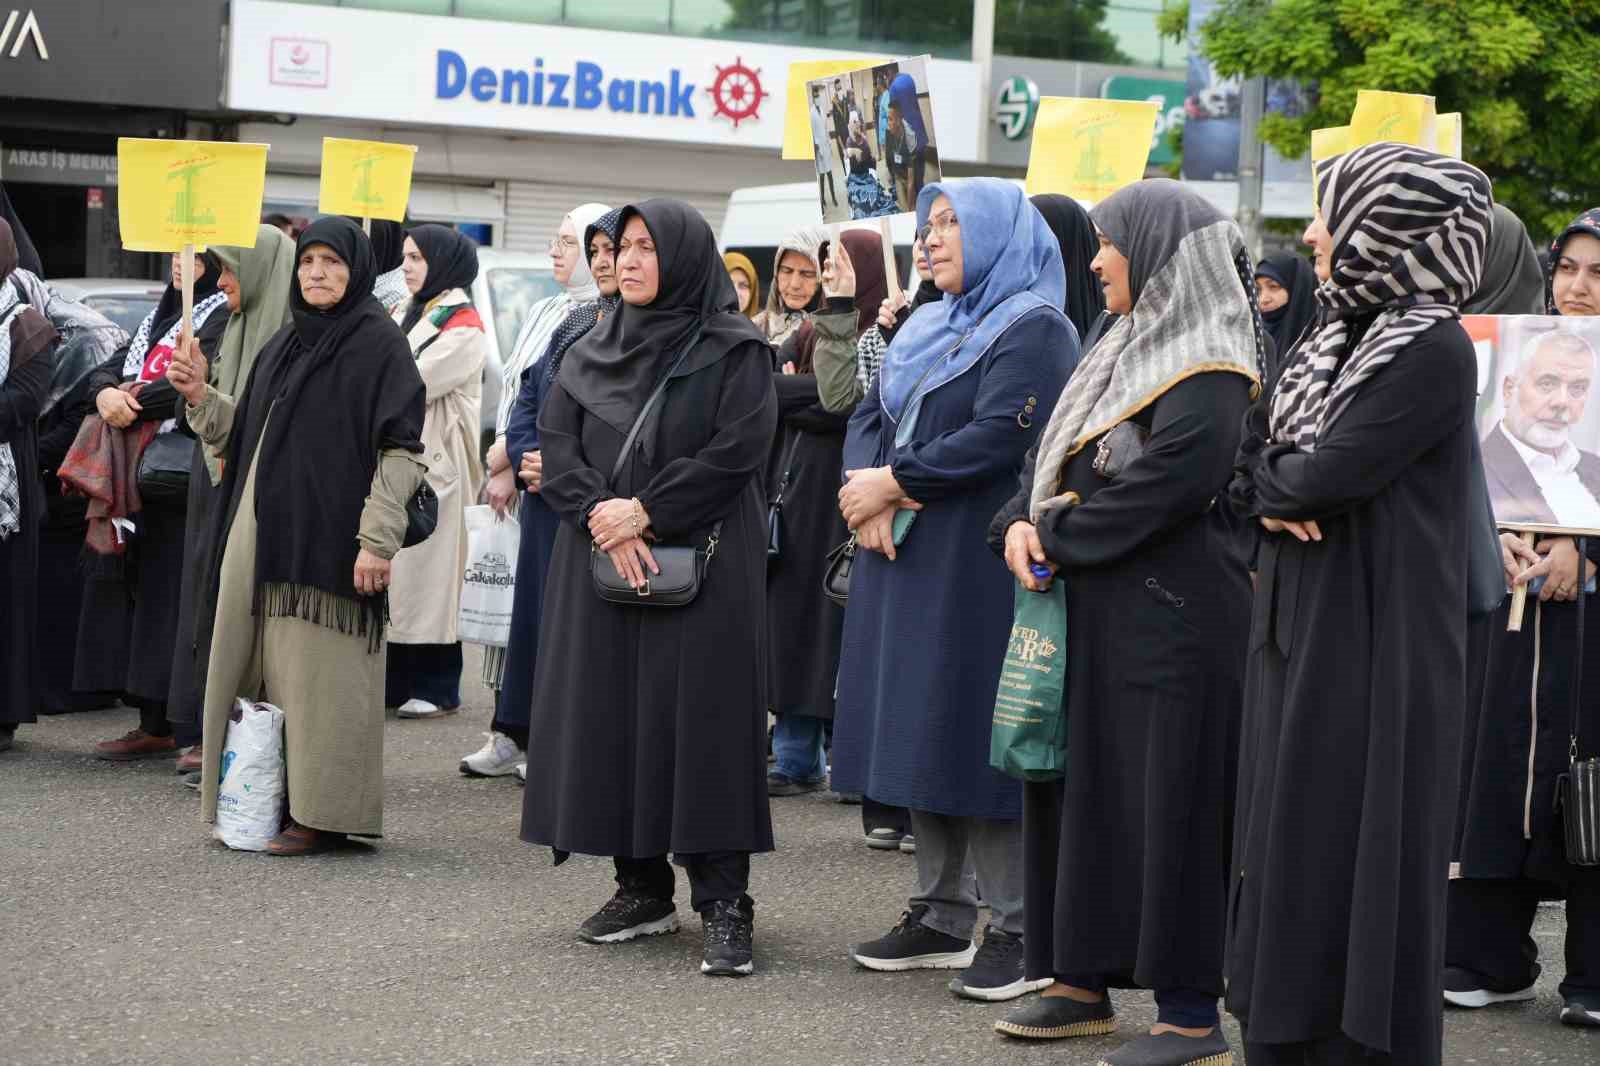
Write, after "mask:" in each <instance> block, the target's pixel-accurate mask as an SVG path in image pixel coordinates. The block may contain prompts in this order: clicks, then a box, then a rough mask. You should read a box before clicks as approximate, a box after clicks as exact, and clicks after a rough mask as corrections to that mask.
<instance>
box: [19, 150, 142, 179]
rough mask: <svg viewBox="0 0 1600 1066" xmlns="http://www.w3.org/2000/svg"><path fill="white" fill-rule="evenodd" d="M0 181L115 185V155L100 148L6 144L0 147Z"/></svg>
mask: <svg viewBox="0 0 1600 1066" xmlns="http://www.w3.org/2000/svg"><path fill="white" fill-rule="evenodd" d="M0 181H9V182H32V183H34V184H36V185H115V184H116V183H117V157H116V155H115V154H114V153H113V154H103V153H99V152H69V151H65V150H63V149H60V148H40V147H35V146H31V145H20V144H18V145H12V144H8V145H5V146H4V147H3V148H0Z"/></svg>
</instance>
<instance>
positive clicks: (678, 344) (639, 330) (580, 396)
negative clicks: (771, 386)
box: [559, 199, 770, 441]
mask: <svg viewBox="0 0 1600 1066" xmlns="http://www.w3.org/2000/svg"><path fill="white" fill-rule="evenodd" d="M634 215H638V216H639V217H640V218H642V219H643V220H644V224H645V227H646V229H648V230H649V231H650V236H651V238H652V239H653V240H654V242H655V246H656V258H657V261H658V263H659V270H660V285H659V287H658V289H657V290H656V298H655V299H654V300H653V301H652V302H650V303H648V304H645V305H642V306H641V305H635V304H630V303H628V302H627V301H626V300H624V301H623V302H622V305H621V307H620V309H619V311H618V313H617V314H614V315H608V316H607V317H606V318H605V320H604V321H602V322H601V323H600V324H599V325H598V326H596V327H595V328H594V329H592V330H590V331H589V333H588V334H586V335H585V336H584V337H583V339H582V340H580V341H578V342H577V343H576V344H574V345H573V346H572V350H571V352H570V353H569V354H568V357H567V358H566V359H565V360H564V361H563V362H562V364H561V372H560V379H559V380H560V382H561V387H562V388H563V389H565V390H566V392H567V394H568V395H569V396H571V397H572V398H573V399H574V400H576V401H577V402H578V404H580V405H581V406H582V407H583V408H584V409H585V410H587V411H588V412H589V413H591V414H593V415H594V416H595V417H597V418H599V419H601V420H603V421H604V422H606V423H607V424H609V425H610V426H611V427H612V428H613V429H615V430H616V431H617V432H618V433H624V434H625V433H627V432H628V430H629V428H630V427H631V426H632V425H633V420H634V419H635V418H637V417H638V415H639V411H640V409H641V408H642V407H643V406H644V402H645V400H646V399H647V398H649V396H650V393H651V392H652V391H654V389H655V387H656V384H657V382H659V381H660V380H661V376H662V375H663V374H665V373H666V372H667V370H668V369H669V368H670V367H671V365H672V363H673V361H674V360H676V359H677V357H678V355H679V354H680V353H681V352H682V351H683V347H684V345H685V344H687V343H688V342H689V341H690V340H691V338H693V337H694V336H695V334H696V331H699V339H698V340H697V341H695V344H694V348H693V350H692V351H691V352H690V353H689V357H688V358H687V359H686V360H685V361H684V363H683V365H682V366H681V367H679V368H678V371H677V374H676V376H678V377H683V376H685V375H688V374H692V373H695V372H696V371H698V370H703V369H704V368H706V367H708V366H710V365H712V364H713V363H716V362H717V361H719V360H720V359H722V358H723V357H724V356H726V355H727V354H728V353H729V352H731V351H732V350H733V349H734V348H736V347H738V346H739V345H741V344H744V343H746V342H749V341H756V342H760V343H762V344H765V339H764V338H763V337H762V335H761V331H760V330H759V329H757V328H756V326H755V325H754V324H753V323H752V322H751V321H750V320H749V319H748V318H745V317H744V315H742V314H740V313H739V297H738V295H737V294H736V293H735V292H734V290H733V282H732V280H731V279H729V277H728V270H727V268H726V267H725V266H723V264H722V256H721V255H720V254H719V253H718V251H717V239H716V237H715V236H714V235H713V234H712V232H711V226H710V225H709V224H708V223H707V222H706V220H705V218H703V217H702V216H701V214H700V212H698V211H696V210H695V209H694V208H692V207H690V206H689V205H688V204H686V203H684V202H682V201H681V200H665V199H658V200H646V201H644V202H643V203H639V204H632V205H629V206H628V207H625V208H623V209H622V212H621V214H620V216H619V218H618V223H617V226H618V232H619V233H620V232H621V230H622V229H623V228H625V227H626V226H627V224H628V221H629V219H631V218H632V217H633V216H634ZM619 274H620V270H619ZM769 358H770V355H769ZM653 436H654V434H653V433H651V432H650V427H649V426H645V427H644V430H643V431H642V432H641V434H640V439H641V440H644V441H649V440H651V439H653Z"/></svg>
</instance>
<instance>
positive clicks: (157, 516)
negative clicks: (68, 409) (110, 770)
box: [75, 252, 228, 762]
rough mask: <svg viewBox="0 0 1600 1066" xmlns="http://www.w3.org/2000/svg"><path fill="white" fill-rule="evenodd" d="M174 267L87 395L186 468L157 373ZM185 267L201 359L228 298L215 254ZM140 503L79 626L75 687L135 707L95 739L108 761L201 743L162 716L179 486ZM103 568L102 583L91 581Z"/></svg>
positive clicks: (177, 273)
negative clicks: (120, 729) (105, 736)
mask: <svg viewBox="0 0 1600 1066" xmlns="http://www.w3.org/2000/svg"><path fill="white" fill-rule="evenodd" d="M181 269H182V265H181V257H180V256H177V255H174V256H173V257H172V280H171V282H170V283H169V284H168V285H167V288H166V291H165V292H163V293H162V294H161V301H160V303H158V304H157V305H156V307H155V309H154V310H152V311H151V312H150V313H149V314H148V315H146V316H145V319H144V321H143V322H141V323H140V324H139V328H138V329H137V330H136V331H135V332H134V335H133V340H132V341H131V342H130V343H129V345H128V348H127V350H126V353H125V355H124V356H123V358H122V359H120V360H118V359H112V360H111V361H110V362H108V363H106V364H105V365H103V366H101V367H100V368H99V369H97V370H96V371H95V372H94V373H92V374H90V375H89V393H90V395H91V396H93V397H94V402H95V408H96V411H97V412H98V414H99V416H100V417H101V418H102V419H104V420H105V422H106V424H107V425H109V426H111V427H113V428H115V429H117V430H120V431H122V432H123V434H124V436H125V437H126V438H127V440H128V442H129V444H130V447H132V446H136V445H135V444H134V442H135V441H148V443H147V444H145V445H144V447H145V449H146V451H153V452H154V454H155V455H159V456H163V457H164V460H163V465H165V466H167V467H170V468H171V469H173V470H182V471H188V470H190V469H191V468H192V466H193V463H194V452H195V444H194V434H193V433H192V432H191V431H190V430H189V427H188V426H186V425H184V424H183V422H182V420H181V419H177V421H174V419H175V418H176V416H177V414H178V413H179V411H178V406H179V401H178V394H177V392H176V391H175V390H174V389H173V388H172V385H171V383H170V382H168V381H167V380H166V377H165V374H166V369H167V365H168V364H169V363H170V362H171V360H172V356H173V352H174V351H175V350H176V348H177V345H178V342H179V339H180V338H181V336H182V334H183V322H182V318H183V289H182V287H181V286H182V273H181ZM193 269H194V312H193V317H192V319H191V321H192V324H193V333H194V337H195V339H196V340H197V342H198V343H199V345H200V349H201V351H202V352H203V353H204V354H205V356H206V358H207V359H210V358H211V357H212V355H213V354H214V353H215V352H216V350H217V345H218V343H219V342H220V341H221V340H222V334H223V330H224V329H225V328H226V327H227V324H228V298H227V296H226V295H225V294H224V293H223V292H222V291H221V290H220V289H218V288H217V281H218V280H219V279H220V278H221V276H222V263H221V261H219V260H218V259H217V257H216V254H215V253H214V252H205V253H204V254H201V255H197V256H195V258H194V268H193ZM151 426H155V427H156V428H155V429H154V430H153V431H152V430H151V429H150V428H149V427H151ZM152 460H153V457H152ZM140 499H141V501H142V503H143V507H142V509H141V510H140V511H139V512H138V513H136V514H135V515H134V516H133V523H134V527H135V528H134V533H133V537H132V539H131V540H130V541H129V542H128V548H127V553H126V555H124V556H123V557H122V560H121V561H122V562H123V564H124V565H123V568H122V571H121V573H120V574H117V573H116V568H115V566H111V567H102V566H101V565H99V561H98V560H96V561H95V563H94V564H92V566H91V570H92V572H91V575H90V580H89V581H88V582H87V583H86V585H85V588H84V600H85V610H84V614H83V625H82V626H81V627H80V629H79V631H78V661H77V676H76V679H75V683H76V687H78V688H79V689H83V690H90V691H92V690H95V689H103V688H120V689H121V690H122V691H123V699H124V701H126V702H127V703H129V704H130V705H132V706H134V707H137V708H138V709H139V725H138V728H136V729H133V730H130V731H129V732H127V733H125V734H124V735H122V736H120V737H118V738H116V739H115V740H105V741H101V742H100V743H99V744H96V745H95V755H96V756H97V757H99V758H101V759H105V760H108V761H111V762H123V761H127V760H130V759H140V758H146V757H151V756H157V757H159V756H167V755H172V754H174V753H175V752H176V751H177V750H178V749H179V748H182V747H187V746H189V745H192V744H194V743H196V742H198V741H199V739H200V737H199V731H198V730H197V729H196V728H195V727H193V726H192V725H180V726H177V727H174V726H173V724H172V723H171V722H169V721H168V720H167V701H168V698H169V697H170V694H171V690H172V648H173V645H174V644H175V643H176V642H177V639H178V618H179V615H180V613H181V606H182V602H181V599H182V588H183V569H184V565H183V561H184V529H185V525H186V523H187V518H188V513H189V491H188V486H187V484H186V483H185V484H183V485H182V487H178V488H174V489H172V490H170V491H168V492H167V493H165V494H161V495H158V494H156V493H154V492H152V491H150V490H149V488H148V487H141V490H140ZM108 570H109V571H110V572H111V574H112V575H113V576H112V578H111V580H97V578H98V577H100V576H102V575H104V574H105V573H106V572H107V571H108ZM119 626H120V627H123V628H124V629H125V631H126V634H127V636H126V640H127V645H126V646H127V660H126V670H125V671H124V673H123V675H122V677H121V678H120V679H118V680H117V681H115V682H111V679H109V678H106V679H105V681H106V682H110V683H102V682H101V680H100V678H101V672H102V669H103V664H106V663H108V662H114V661H115V660H116V659H117V658H118V657H117V656H115V655H108V654H107V652H108V650H109V649H110V648H115V647H117V646H118V645H120V644H121V641H122V636H121V635H120V634H115V633H111V632H110V630H112V629H114V628H116V627H119Z"/></svg>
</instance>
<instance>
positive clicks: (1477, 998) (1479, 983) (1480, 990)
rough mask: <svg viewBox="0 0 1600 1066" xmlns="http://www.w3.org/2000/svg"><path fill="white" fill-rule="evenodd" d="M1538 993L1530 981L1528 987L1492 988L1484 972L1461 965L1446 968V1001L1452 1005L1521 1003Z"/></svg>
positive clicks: (1467, 1006)
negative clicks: (1480, 972)
mask: <svg viewBox="0 0 1600 1066" xmlns="http://www.w3.org/2000/svg"><path fill="white" fill-rule="evenodd" d="M1535 995H1537V993H1536V992H1535V991H1534V986H1533V984H1532V983H1530V984H1529V985H1528V986H1527V987H1526V988H1499V989H1497V988H1490V987H1489V981H1488V979H1487V978H1485V977H1484V976H1483V975H1482V974H1478V973H1474V972H1473V971H1471V970H1465V969H1462V968H1461V967H1460V966H1446V967H1445V968H1444V1001H1445V1002H1446V1003H1448V1004H1450V1005H1451V1006H1452V1007H1466V1008H1468V1009H1473V1010H1475V1009H1477V1008H1478V1007H1491V1006H1493V1005H1494V1004H1496V1003H1521V1002H1524V1001H1525V1000H1530V999H1533V998H1534V996H1535Z"/></svg>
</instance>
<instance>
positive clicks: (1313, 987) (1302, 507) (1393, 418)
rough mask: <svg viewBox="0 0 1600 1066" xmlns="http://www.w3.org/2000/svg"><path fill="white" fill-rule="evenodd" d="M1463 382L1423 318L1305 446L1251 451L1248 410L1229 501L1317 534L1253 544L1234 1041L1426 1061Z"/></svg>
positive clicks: (1443, 856)
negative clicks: (1306, 525)
mask: <svg viewBox="0 0 1600 1066" xmlns="http://www.w3.org/2000/svg"><path fill="white" fill-rule="evenodd" d="M1475 381H1476V361H1475V358H1474V354H1473V347H1472V342H1471V340H1470V339H1468V337H1467V334H1466V332H1465V330H1463V329H1462V328H1461V325H1460V324H1459V323H1458V322H1441V323H1439V324H1438V325H1436V326H1434V327H1433V328H1432V329H1430V330H1428V331H1427V332H1426V333H1423V334H1422V335H1421V336H1420V337H1418V338H1417V339H1416V340H1415V341H1413V342H1412V343H1411V345H1410V346H1408V347H1407V348H1405V349H1404V350H1403V351H1401V352H1400V353H1398V354H1397V355H1396V356H1395V358H1394V360H1393V362H1391V363H1389V364H1388V365H1387V366H1385V367H1384V368H1383V370H1382V372H1381V373H1379V374H1378V375H1376V376H1375V377H1373V378H1371V379H1370V380H1368V381H1367V382H1366V383H1365V384H1364V385H1362V386H1361V392H1360V393H1359V394H1358V396H1357V399H1356V401H1355V403H1354V404H1352V405H1351V407H1350V408H1349V409H1348V410H1347V411H1346V412H1345V413H1344V415H1343V416H1342V417H1341V418H1340V419H1338V420H1337V421H1336V422H1335V423H1333V425H1332V426H1331V427H1329V429H1328V431H1327V432H1326V433H1325V434H1324V436H1323V438H1322V440H1321V441H1320V442H1319V444H1318V447H1317V450H1316V452H1315V453H1313V454H1311V455H1307V454H1306V453H1304V452H1301V451H1298V450H1296V449H1295V448H1293V447H1292V446H1290V445H1284V444H1266V443H1264V438H1265V421H1264V419H1265V414H1264V412H1265V411H1266V410H1268V409H1269V407H1268V405H1269V403H1270V400H1269V399H1267V398H1265V397H1264V398H1263V400H1262V401H1261V402H1260V403H1258V404H1257V405H1256V406H1255V407H1254V408H1253V409H1252V410H1251V413H1250V419H1249V421H1248V422H1247V426H1246V439H1245V443H1244V446H1243V448H1242V449H1241V453H1240V467H1239V471H1238V474H1237V476H1236V478H1235V481H1234V484H1233V495H1234V499H1235V501H1236V503H1237V504H1238V505H1239V506H1240V507H1241V509H1242V510H1244V511H1245V512H1246V513H1247V514H1249V515H1250V516H1251V517H1252V518H1255V517H1258V516H1261V515H1267V516H1271V517H1276V518H1285V519H1297V520H1298V519H1315V520H1316V521H1317V522H1318V523H1319V525H1320V527H1321V530H1322V537H1323V539H1322V540H1321V542H1319V543H1318V542H1314V543H1308V544H1302V543H1301V542H1300V541H1298V540H1296V539H1294V538H1293V537H1291V536H1290V535H1288V534H1286V533H1284V534H1276V535H1265V536H1263V537H1262V539H1261V546H1260V554H1259V561H1260V567H1259V574H1258V577H1257V582H1256V590H1255V607H1254V611H1253V614H1252V619H1251V630H1250V657H1249V667H1248V671H1247V674H1246V679H1245V711H1244V724H1243V738H1242V744H1241V748H1240V756H1239V802H1238V810H1237V813H1236V818H1237V826H1238V830H1237V832H1236V834H1235V842H1234V871H1235V879H1234V884H1233V893H1232V897H1231V901H1230V906H1231V911H1230V916H1231V925H1230V933H1229V945H1228V1008H1229V1010H1231V1011H1232V1012H1233V1013H1234V1014H1236V1015H1238V1016H1239V1017H1240V1019H1241V1020H1242V1021H1244V1022H1245V1023H1246V1024H1247V1026H1248V1029H1249V1037H1250V1039H1251V1040H1252V1041H1255V1042H1259V1043H1269V1044H1270V1043H1294V1042H1298V1041H1307V1040H1318V1039H1324V1038H1328V1037H1332V1036H1337V1035H1338V1034H1340V1033H1343V1034H1344V1035H1345V1036H1347V1037H1349V1038H1350V1039H1352V1040H1354V1041H1356V1042H1357V1043H1360V1044H1363V1045H1365V1046H1367V1047H1369V1048H1375V1049H1377V1050H1380V1051H1384V1052H1388V1053H1390V1054H1392V1055H1393V1058H1394V1061H1395V1062H1396V1063H1406V1064H1408V1066H1436V1064H1437V1063H1439V1061H1440V1054H1441V1051H1440V1044H1441V1037H1442V1005H1441V998H1440V995H1439V986H1440V984H1439V983H1440V974H1441V972H1442V967H1443V965H1444V919H1445V883H1446V872H1447V865H1448V862H1449V851H1450V829H1451V826H1452V825H1453V824H1454V820H1455V799H1456V795H1455V782H1456V768H1457V765H1458V760H1459V758H1460V744H1461V724H1462V722H1461V720H1462V714H1461V707H1462V703H1463V700H1464V699H1465V696H1466V681H1465V672H1466V662H1465V657H1466V620H1467V603H1466V586H1467V581H1466V574H1467V533H1468V530H1469V529H1470V528H1471V516H1470V515H1469V514H1468V513H1467V504H1468V501H1469V499H1470V495H1469V493H1468V491H1467V489H1468V484H1469V478H1470V476H1471V468H1470V464H1471V450H1472V449H1471V445H1472V441H1471V436H1472V433H1473V432H1474V431H1473V425H1472V406H1473V394H1474V385H1475Z"/></svg>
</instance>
